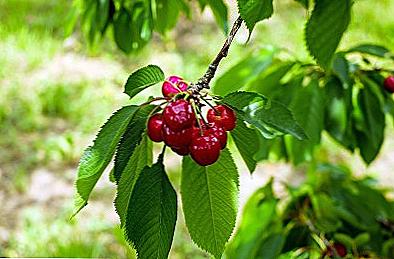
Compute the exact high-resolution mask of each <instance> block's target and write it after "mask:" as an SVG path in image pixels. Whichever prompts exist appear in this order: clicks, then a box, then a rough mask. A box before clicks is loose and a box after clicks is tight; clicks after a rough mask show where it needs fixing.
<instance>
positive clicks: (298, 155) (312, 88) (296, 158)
mask: <svg viewBox="0 0 394 259" xmlns="http://www.w3.org/2000/svg"><path fill="white" fill-rule="evenodd" d="M290 107H291V110H292V111H293V114H294V117H295V118H296V120H297V121H298V122H299V123H300V125H301V127H302V128H303V129H304V130H305V132H306V134H307V135H308V137H309V138H308V140H304V141H299V140H297V139H292V140H291V145H290V150H291V152H290V155H291V157H292V160H293V163H294V164H299V163H301V162H304V161H309V160H311V159H312V158H313V150H314V148H315V146H316V145H318V144H319V143H320V137H321V133H322V131H323V127H324V108H325V105H324V92H323V89H321V88H320V87H319V82H318V80H317V79H312V81H311V83H310V84H309V85H308V86H307V87H303V88H300V89H297V92H296V95H295V96H294V99H293V102H292V104H291V106H290Z"/></svg>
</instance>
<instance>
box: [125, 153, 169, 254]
mask: <svg viewBox="0 0 394 259" xmlns="http://www.w3.org/2000/svg"><path fill="white" fill-rule="evenodd" d="M176 218H177V196H176V192H175V190H174V188H173V187H172V185H171V183H170V181H169V179H168V177H167V175H166V172H165V170H164V165H163V163H162V161H160V160H159V162H158V163H156V164H154V165H153V166H152V167H145V168H144V170H143V171H142V172H141V174H140V176H139V178H138V180H137V182H136V184H135V186H134V189H133V193H132V194H131V198H130V204H129V206H128V209H127V217H126V224H125V234H126V238H127V240H128V241H131V242H132V244H133V245H134V247H135V249H136V250H137V253H138V258H141V259H143V258H167V256H168V253H169V251H170V248H171V244H172V239H173V236H174V230H175V224H176Z"/></svg>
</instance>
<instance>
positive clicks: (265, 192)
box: [226, 181, 279, 259]
mask: <svg viewBox="0 0 394 259" xmlns="http://www.w3.org/2000/svg"><path fill="white" fill-rule="evenodd" d="M277 203H278V201H277V199H276V198H275V197H274V196H273V193H272V181H270V182H269V183H268V184H267V185H266V186H264V187H262V188H260V189H258V190H257V191H256V192H255V193H254V194H253V195H252V196H251V197H250V198H249V200H248V201H247V203H246V205H245V208H244V211H243V213H242V222H241V224H240V226H239V228H238V230H237V233H236V234H235V236H234V238H233V239H232V241H231V243H230V244H229V245H228V247H227V249H226V255H227V256H228V258H240V259H244V258H245V259H247V258H256V257H255V252H256V249H257V248H258V244H259V243H260V240H261V238H262V237H264V235H265V233H267V232H268V231H269V226H270V225H272V223H273V222H275V221H277V220H278V219H279V217H278V214H277V211H276V206H277Z"/></svg>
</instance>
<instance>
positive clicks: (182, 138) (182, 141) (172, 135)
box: [162, 123, 192, 147]
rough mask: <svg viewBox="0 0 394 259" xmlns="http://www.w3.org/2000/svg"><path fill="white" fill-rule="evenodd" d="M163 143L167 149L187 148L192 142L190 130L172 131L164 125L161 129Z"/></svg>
mask: <svg viewBox="0 0 394 259" xmlns="http://www.w3.org/2000/svg"><path fill="white" fill-rule="evenodd" d="M162 135H163V140H164V143H166V145H167V146H169V147H184V146H188V145H189V144H190V142H191V140H192V128H186V129H183V130H180V131H174V130H172V129H171V128H170V127H168V125H167V124H166V123H164V124H163V127H162Z"/></svg>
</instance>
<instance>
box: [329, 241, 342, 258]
mask: <svg viewBox="0 0 394 259" xmlns="http://www.w3.org/2000/svg"><path fill="white" fill-rule="evenodd" d="M334 249H335V250H336V252H337V254H338V255H339V256H340V257H345V256H346V255H347V251H346V247H345V246H344V245H342V244H341V243H335V244H334V245H333V246H329V247H327V251H326V253H325V254H326V255H328V256H329V257H334V255H335V253H334Z"/></svg>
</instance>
